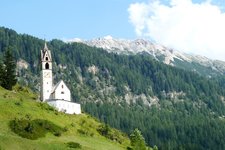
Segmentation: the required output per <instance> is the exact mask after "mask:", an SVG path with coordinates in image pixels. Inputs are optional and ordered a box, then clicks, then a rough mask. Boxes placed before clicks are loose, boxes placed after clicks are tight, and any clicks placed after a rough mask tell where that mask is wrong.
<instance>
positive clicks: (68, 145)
mask: <svg viewBox="0 0 225 150" xmlns="http://www.w3.org/2000/svg"><path fill="white" fill-rule="evenodd" d="M66 145H67V147H69V148H79V149H80V148H82V146H81V145H80V144H79V143H76V142H68V143H66Z"/></svg>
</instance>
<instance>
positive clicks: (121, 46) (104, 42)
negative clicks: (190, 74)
mask: <svg viewBox="0 0 225 150" xmlns="http://www.w3.org/2000/svg"><path fill="white" fill-rule="evenodd" d="M67 42H69V43H72V42H78V43H84V44H87V45H89V46H92V47H93V46H94V47H98V48H103V49H105V50H107V51H108V52H113V53H117V54H126V55H132V54H134V55H135V54H140V53H145V54H147V55H151V56H152V57H153V58H154V59H156V60H157V61H160V62H163V63H165V64H168V65H171V66H176V67H179V68H185V66H190V65H192V66H193V67H191V68H190V70H191V71H196V72H198V73H200V74H203V73H201V72H200V71H198V69H197V67H198V66H200V67H202V69H204V67H205V68H206V69H205V70H207V69H208V71H207V73H209V74H208V75H206V74H205V75H206V76H208V77H211V76H215V74H217V75H224V74H225V62H224V61H221V60H213V59H210V58H207V57H205V56H201V55H195V54H187V53H184V52H180V51H177V50H174V49H171V48H168V47H165V46H163V45H160V44H156V43H153V42H151V41H149V40H144V39H136V40H126V39H114V38H113V37H112V36H110V35H108V36H105V37H103V38H96V39H93V40H82V39H78V38H75V39H72V40H68V41H67ZM193 64H195V65H198V66H196V67H195V66H194V65H193ZM210 71H212V72H213V73H210Z"/></svg>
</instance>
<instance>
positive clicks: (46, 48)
mask: <svg viewBox="0 0 225 150" xmlns="http://www.w3.org/2000/svg"><path fill="white" fill-rule="evenodd" d="M44 50H48V46H47V43H46V42H45V47H44Z"/></svg>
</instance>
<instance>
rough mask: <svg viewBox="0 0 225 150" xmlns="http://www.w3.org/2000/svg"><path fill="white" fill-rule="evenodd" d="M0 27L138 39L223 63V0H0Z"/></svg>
mask: <svg viewBox="0 0 225 150" xmlns="http://www.w3.org/2000/svg"><path fill="white" fill-rule="evenodd" d="M0 4H1V9H0V26H4V27H8V28H11V29H14V30H16V31H17V32H18V33H26V34H30V35H33V36H35V37H38V38H41V39H46V40H51V39H55V38H57V39H62V40H69V39H73V38H81V39H85V40H89V39H93V38H99V37H104V36H107V35H111V36H112V37H114V38H122V39H137V38H144V39H148V40H151V41H153V42H155V43H158V44H163V45H165V46H167V47H170V48H173V49H175V50H179V51H183V52H186V53H191V54H198V55H204V56H206V57H209V58H212V59H219V60H223V61H225V1H224V0H19V1H18V0H0Z"/></svg>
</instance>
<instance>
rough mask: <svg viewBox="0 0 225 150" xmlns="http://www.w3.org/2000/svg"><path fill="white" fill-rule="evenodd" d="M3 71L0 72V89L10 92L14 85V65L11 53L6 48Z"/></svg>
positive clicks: (15, 80)
mask: <svg viewBox="0 0 225 150" xmlns="http://www.w3.org/2000/svg"><path fill="white" fill-rule="evenodd" d="M3 64H4V69H3V71H1V74H2V75H1V78H2V83H1V85H2V87H4V88H5V89H7V90H12V87H13V86H14V85H15V84H16V82H17V79H16V63H15V60H14V58H13V55H12V51H11V49H10V48H8V49H7V50H6V51H5V55H4V59H3Z"/></svg>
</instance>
